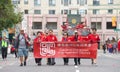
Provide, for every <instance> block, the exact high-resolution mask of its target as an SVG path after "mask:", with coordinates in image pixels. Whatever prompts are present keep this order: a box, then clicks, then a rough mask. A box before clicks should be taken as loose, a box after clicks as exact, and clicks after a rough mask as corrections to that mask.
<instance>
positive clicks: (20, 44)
mask: <svg viewBox="0 0 120 72" xmlns="http://www.w3.org/2000/svg"><path fill="white" fill-rule="evenodd" d="M29 41H30V38H29V37H28V36H27V34H25V33H24V30H20V34H19V35H18V36H17V38H16V46H15V48H16V49H17V51H18V56H19V57H20V66H23V62H24V66H26V61H27V58H28V45H30V44H29Z"/></svg>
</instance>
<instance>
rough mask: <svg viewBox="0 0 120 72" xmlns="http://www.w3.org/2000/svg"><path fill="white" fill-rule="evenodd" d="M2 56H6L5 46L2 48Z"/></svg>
mask: <svg viewBox="0 0 120 72" xmlns="http://www.w3.org/2000/svg"><path fill="white" fill-rule="evenodd" d="M2 58H3V59H5V58H7V47H4V48H2Z"/></svg>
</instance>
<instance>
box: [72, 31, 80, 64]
mask: <svg viewBox="0 0 120 72" xmlns="http://www.w3.org/2000/svg"><path fill="white" fill-rule="evenodd" d="M78 36H79V35H78V32H77V31H75V35H74V36H73V41H78ZM74 63H75V64H74V65H78V64H79V65H80V58H74Z"/></svg>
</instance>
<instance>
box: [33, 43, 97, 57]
mask: <svg viewBox="0 0 120 72" xmlns="http://www.w3.org/2000/svg"><path fill="white" fill-rule="evenodd" d="M97 47H98V44H97V43H89V42H40V43H36V42H34V57H35V58H63V57H64V58H65V57H67V58H68V57H69V58H75V57H76V58H96V57H97Z"/></svg>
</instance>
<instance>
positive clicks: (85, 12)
mask: <svg viewBox="0 0 120 72" xmlns="http://www.w3.org/2000/svg"><path fill="white" fill-rule="evenodd" d="M78 14H87V10H85V9H81V10H78Z"/></svg>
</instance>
